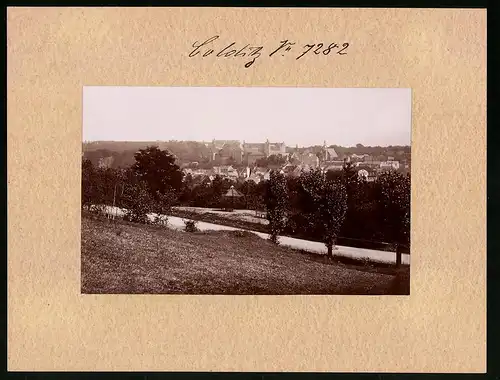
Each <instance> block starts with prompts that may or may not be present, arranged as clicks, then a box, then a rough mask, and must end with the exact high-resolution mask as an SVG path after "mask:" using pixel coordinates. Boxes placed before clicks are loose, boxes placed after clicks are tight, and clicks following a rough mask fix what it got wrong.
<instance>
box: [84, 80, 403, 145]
mask: <svg viewBox="0 0 500 380" xmlns="http://www.w3.org/2000/svg"><path fill="white" fill-rule="evenodd" d="M212 139H217V140H240V141H246V142H263V141H265V140H266V139H269V141H271V142H282V141H284V142H285V143H286V144H287V145H288V146H295V145H296V144H298V145H299V146H311V145H322V144H323V141H324V140H326V142H327V145H331V144H335V145H342V146H353V145H356V144H357V143H361V144H363V145H367V146H368V145H371V146H374V145H380V146H387V145H410V139H411V90H410V89H389V88H296V87H84V89H83V140H84V141H102V140H114V141H156V140H163V141H164V140H194V141H212Z"/></svg>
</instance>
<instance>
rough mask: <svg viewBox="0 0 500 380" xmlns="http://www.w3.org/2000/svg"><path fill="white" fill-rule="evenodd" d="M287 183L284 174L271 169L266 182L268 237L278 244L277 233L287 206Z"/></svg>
mask: <svg viewBox="0 0 500 380" xmlns="http://www.w3.org/2000/svg"><path fill="white" fill-rule="evenodd" d="M287 198H288V196H287V184H286V180H285V176H284V175H283V174H281V173H279V172H277V171H275V170H273V171H271V173H270V178H269V181H267V182H266V196H265V201H266V208H267V219H268V220H269V229H270V234H269V239H270V240H271V241H272V242H273V243H275V244H278V243H279V241H278V235H279V234H280V232H281V231H282V230H283V228H284V227H285V217H286V206H287Z"/></svg>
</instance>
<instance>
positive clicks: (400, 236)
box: [377, 172, 411, 266]
mask: <svg viewBox="0 0 500 380" xmlns="http://www.w3.org/2000/svg"><path fill="white" fill-rule="evenodd" d="M377 185H378V190H379V193H378V196H379V197H378V198H379V204H380V208H381V214H382V220H383V227H384V232H385V235H386V237H387V238H388V239H389V240H390V241H391V242H393V243H395V244H396V265H397V266H400V265H401V256H402V254H401V245H405V244H408V243H409V240H410V197H411V179H410V175H409V174H408V175H403V174H401V173H398V172H385V173H382V174H381V175H380V176H379V177H378V179H377Z"/></svg>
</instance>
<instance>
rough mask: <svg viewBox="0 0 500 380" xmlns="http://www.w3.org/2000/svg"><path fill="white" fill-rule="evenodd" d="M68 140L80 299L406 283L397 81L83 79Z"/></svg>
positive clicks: (314, 291) (406, 146)
mask: <svg viewBox="0 0 500 380" xmlns="http://www.w3.org/2000/svg"><path fill="white" fill-rule="evenodd" d="M82 140H83V141H82V153H81V155H82V156H81V158H82V166H81V170H82V171H81V176H82V177H81V181H82V188H81V215H82V216H81V292H82V293H83V294H178V295H182V294H190V295H197V294H199V295H201V294H205V295H219V294H221V295H222V294H225V295H409V294H410V221H411V213H410V211H411V90H410V89H407V88H300V87H299V88H297V87H119V86H117V87H115V86H104V87H99V86H86V87H84V88H83V131H82Z"/></svg>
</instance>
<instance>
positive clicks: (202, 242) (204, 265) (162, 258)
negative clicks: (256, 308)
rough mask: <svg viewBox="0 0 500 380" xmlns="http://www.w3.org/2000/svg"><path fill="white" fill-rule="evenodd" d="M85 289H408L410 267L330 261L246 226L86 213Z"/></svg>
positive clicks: (374, 291) (261, 291) (258, 291)
mask: <svg viewBox="0 0 500 380" xmlns="http://www.w3.org/2000/svg"><path fill="white" fill-rule="evenodd" d="M82 293H108V294H110V293H114V294H116V293H122V294H123V293H125V294H409V269H408V268H404V269H402V270H399V271H395V270H394V269H391V268H386V269H384V270H383V271H381V270H380V269H378V270H377V269H376V268H375V269H374V268H370V267H369V266H359V265H358V266H356V265H348V264H343V263H339V262H336V261H331V260H326V258H325V257H322V256H319V255H315V254H307V253H303V252H298V251H295V250H293V249H290V248H287V247H280V246H275V245H273V244H272V243H270V242H268V241H266V240H263V239H261V238H260V237H258V236H256V235H254V234H252V233H246V232H242V231H213V232H198V233H187V232H183V231H175V230H170V229H167V228H161V227H154V226H146V225H138V224H133V223H127V222H123V221H118V222H110V221H108V220H106V219H100V218H94V217H90V216H86V215H84V216H82Z"/></svg>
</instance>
